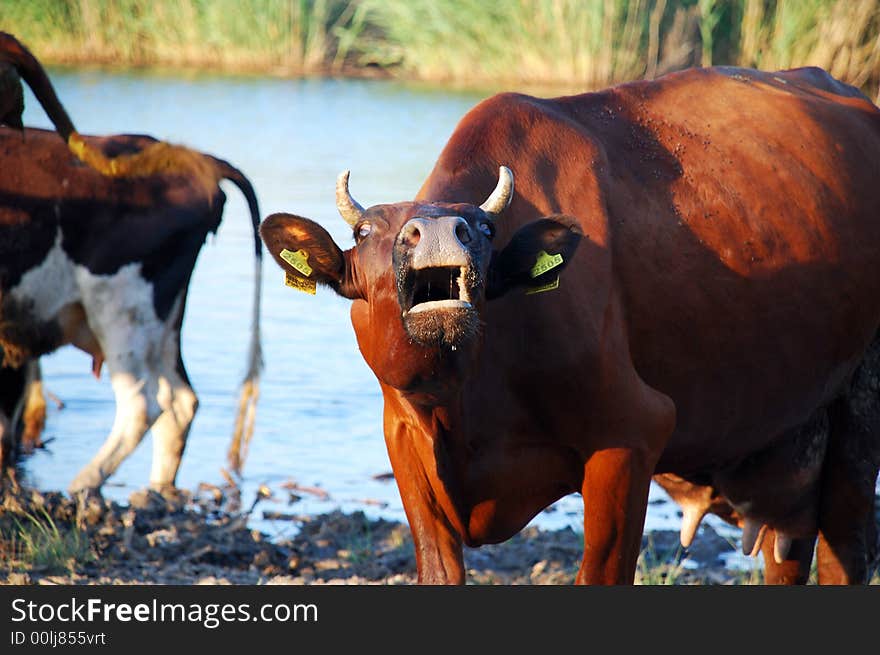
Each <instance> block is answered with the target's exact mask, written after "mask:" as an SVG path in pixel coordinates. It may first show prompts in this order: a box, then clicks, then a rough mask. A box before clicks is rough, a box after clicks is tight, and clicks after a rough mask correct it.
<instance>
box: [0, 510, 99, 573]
mask: <svg viewBox="0 0 880 655" xmlns="http://www.w3.org/2000/svg"><path fill="white" fill-rule="evenodd" d="M23 518H24V521H23V522H22V521H19V520H17V519H15V525H16V530H15V531H14V532H13V533H12V534H11V535H10V536H9V537H8V544H9V545H8V549H9V551H10V552H8V553H6V557H7V558H8V560H9V562H10V563H11V562H19V563H22V564H24V565H25V566H26V567H31V568H35V569H38V570H45V571H48V572H49V573H62V572H72V571H74V570H75V569H76V568H77V567H78V566H79V565H81V564H83V563H85V562H90V561H92V560H94V558H95V556H94V553H93V552H92V549H91V544H90V542H89V538H88V536H87V535H86V533H85V532H84V531H81V530H79V529H78V528H76V527H74V526H59V525H58V524H56V523H55V521H53V520H52V517H51V516H50V515H49V513H48V512H46V510H37V511H36V512H35V513H24V514H23Z"/></svg>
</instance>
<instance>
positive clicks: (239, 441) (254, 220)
mask: <svg viewBox="0 0 880 655" xmlns="http://www.w3.org/2000/svg"><path fill="white" fill-rule="evenodd" d="M213 159H214V161H215V162H216V164H217V166H218V169H219V172H220V174H221V176H222V177H223V178H225V179H227V180H229V181H230V182H232V183H233V184H234V185H235V186H237V187H238V188H239V190H240V191H241V192H242V194H243V195H244V197H245V199H246V200H247V204H248V208H249V209H250V214H251V225H252V226H253V231H254V261H255V267H254V297H253V306H252V314H251V342H250V348H249V351H248V364H247V373H246V374H245V376H244V380H242V383H241V394H240V396H239V402H238V413H237V415H236V418H235V428H234V430H233V433H232V442H231V443H230V446H229V451H228V452H227V461H228V462H229V466H230V467H231V468H232V470H233V471H234V472H236V473H240V472H241V468H242V466H243V465H244V460H245V459H246V458H247V451H248V447H249V445H250V440H251V437H252V436H253V432H254V421H255V419H256V412H257V399H258V398H259V395H260V372H261V371H262V368H263V352H262V346H261V345H260V295H261V287H262V263H263V246H262V240H261V239H260V207H259V205H258V204H257V196H256V194H255V193H254V188H253V186H252V185H251V183H250V180H248V179H247V177H245V175H244V174H243V173H242V172H241V171H239V170H238V169H237V168H235V167H234V166H232V165H230V164H229V163H228V162H225V161H223V160H222V159H217V158H216V157H214V158H213Z"/></svg>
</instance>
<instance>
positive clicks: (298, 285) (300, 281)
mask: <svg viewBox="0 0 880 655" xmlns="http://www.w3.org/2000/svg"><path fill="white" fill-rule="evenodd" d="M284 284H286V285H287V286H289V287H293V288H294V289H296V290H297V291H302V292H303V293H309V294H311V295H313V296H314V295H315V288H316V287H317V286H318V285H317V284H316V283H315V281H314V280H307V279H306V278H304V277H300V276H299V275H294V274H293V273H291V272H290V271H284Z"/></svg>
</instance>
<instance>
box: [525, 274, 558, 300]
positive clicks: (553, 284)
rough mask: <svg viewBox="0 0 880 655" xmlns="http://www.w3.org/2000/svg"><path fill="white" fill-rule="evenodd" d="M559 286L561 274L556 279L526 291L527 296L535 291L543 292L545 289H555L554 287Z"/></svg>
mask: <svg viewBox="0 0 880 655" xmlns="http://www.w3.org/2000/svg"><path fill="white" fill-rule="evenodd" d="M558 288H559V276H558V275H557V276H556V279H555V280H553V281H552V282H548V283H547V284H542V285H541V286H539V287H534V288H532V289H529V290H528V291H526V295H527V296H531V295H532V294H533V293H543V292H544V291H553V289H558Z"/></svg>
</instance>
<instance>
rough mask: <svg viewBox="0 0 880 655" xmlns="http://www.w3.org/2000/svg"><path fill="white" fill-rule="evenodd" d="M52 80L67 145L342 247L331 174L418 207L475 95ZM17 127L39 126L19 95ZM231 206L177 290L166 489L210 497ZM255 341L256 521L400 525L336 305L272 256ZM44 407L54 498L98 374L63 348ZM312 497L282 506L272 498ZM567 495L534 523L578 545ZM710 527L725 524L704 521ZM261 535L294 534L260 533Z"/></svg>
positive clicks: (226, 402)
mask: <svg viewBox="0 0 880 655" xmlns="http://www.w3.org/2000/svg"><path fill="white" fill-rule="evenodd" d="M50 76H51V78H52V80H53V82H54V84H55V86H56V89H57V91H58V94H59V96H60V98H61V99H62V102H63V103H64V104H65V106H66V107H67V110H68V111H69V113H70V115H71V117H72V119H73V121H74V123H75V124H76V126H77V128H78V130H79V131H80V132H82V133H86V134H98V135H101V134H113V133H124V132H133V133H145V134H150V135H152V136H155V137H157V138H159V139H164V140H167V141H171V142H175V143H180V144H183V145H187V146H190V147H193V148H196V149H199V150H202V151H204V152H208V153H211V154H214V155H217V156H219V157H222V158H224V159H226V160H228V161H229V162H230V163H232V164H233V165H235V166H237V167H238V168H239V169H241V170H242V171H243V172H244V173H245V174H246V175H247V176H248V177H249V178H250V180H251V182H252V183H253V185H254V187H255V189H256V192H257V196H258V198H259V201H260V209H261V214H262V216H263V217H265V216H267V215H269V214H270V213H273V212H277V211H288V212H291V213H296V214H300V215H303V216H308V217H310V218H312V219H315V220H317V221H318V222H320V223H321V224H322V225H324V226H325V227H326V228H327V229H328V230H329V231H330V233H331V234H332V235H333V237H334V238H335V239H336V240H337V243H339V244H340V245H342V244H348V243H350V242H351V232H350V229H349V228H348V226H347V225H346V224H345V223H344V222H343V220H342V219H341V218H340V217H339V215H338V214H337V212H336V207H335V200H334V185H335V180H336V176H337V174H338V173H339V172H340V171H342V170H344V169H346V168H348V169H351V171H352V175H351V190H352V193H353V195H354V196H355V197H356V198H357V199H358V200H359V202H360V203H361V204H363V205H364V206H369V205H372V204H376V203H380V202H393V201H400V200H407V199H410V198H412V197H413V195H414V194H415V192H416V191H417V190H418V188H419V186H420V185H421V182H422V180H423V179H424V178H425V177H426V176H427V174H428V173H429V171H430V169H431V167H432V165H433V162H434V160H435V158H436V157H437V155H438V154H439V152H440V150H441V149H442V147H443V145H444V143H445V142H446V140H447V139H448V137H449V135H450V134H451V132H452V130H453V128H454V127H455V125H456V123H457V122H458V120H459V119H460V118H461V116H462V115H463V114H464V113H465V112H466V111H467V110H468V109H469V108H471V107H472V106H473V105H474V104H476V103H477V102H478V101H479V100H480V99H482V97H484V95H481V94H479V93H458V92H451V91H448V90H441V89H436V88H435V89H429V88H422V87H418V86H409V85H405V84H401V83H395V82H389V81H357V80H285V79H272V78H255V77H223V76H197V77H175V76H168V75H157V74H145V73H140V72H139V73H131V74H124V73H107V72H99V71H69V70H52V71H50ZM24 118H25V124H26V125H30V126H36V127H50V123H49V121H48V119H47V118H46V116H45V114H44V113H43V111H42V109H41V108H40V107H39V105H38V104H37V102H36V100H35V99H34V98H33V96H32V95H28V96H27V97H26V112H25V117H24ZM223 188H224V190H225V191H226V193H227V197H228V200H227V204H226V210H225V213H224V218H223V222H222V224H221V227H220V230H219V231H218V233H217V235H216V237H212V238H211V239H209V241H208V243H207V244H206V245H205V247H204V248H203V249H202V251H201V255H200V257H199V260H198V262H197V265H196V269H195V273H194V276H193V279H192V283H191V286H190V293H189V298H188V304H187V310H186V316H185V320H184V324H183V335H182V353H183V360H184V363H185V365H186V367H187V370H188V372H189V375H190V378H191V381H192V384H193V387H194V389H195V391H196V393H197V394H198V396H199V399H200V402H201V404H200V408H199V412H198V414H197V415H196V418H195V421H194V423H193V426H192V430H191V432H190V437H189V441H188V444H187V448H186V452H185V453H184V457H183V464H182V466H181V468H180V473H179V476H178V481H177V482H178V486H180V487H183V488H186V489H192V490H194V489H196V488H197V487H198V485H199V483H201V482H207V483H210V484H215V485H221V486H222V485H223V483H224V478H223V475H222V473H221V469H222V468H224V467H225V466H226V452H227V448H228V446H229V440H230V436H231V432H232V427H233V422H234V414H235V410H236V405H237V399H238V390H239V389H238V386H239V383H240V381H241V378H242V376H243V374H244V372H245V357H246V347H247V342H248V338H247V337H248V329H249V317H250V303H251V288H252V286H251V285H252V271H253V259H252V257H253V255H252V245H251V244H252V236H251V227H250V219H249V217H248V212H247V206H246V204H245V202H244V200H243V198H242V196H241V194H240V193H239V192H238V190H237V189H236V188H235V187H234V186H232V185H231V184H230V183H228V182H224V183H223ZM263 274H264V284H263V314H262V335H263V349H264V353H265V363H266V365H265V369H264V372H263V377H262V384H261V397H260V400H259V406H258V413H257V420H256V428H255V432H254V437H253V441H252V443H251V446H250V451H249V454H248V457H247V461H246V462H245V466H244V469H243V471H242V480H241V489H242V501H243V504H244V505H245V506H247V505H249V503H250V502H251V501H252V500H253V499H254V498H255V497H256V492H257V489H258V488H259V486H260V485H263V484H265V485H267V486H268V487H269V488H270V489H271V490H272V491H273V494H274V496H275V499H274V500H270V501H265V502H264V503H263V504H262V508H263V509H267V510H274V511H277V512H288V513H295V514H315V513H322V512H326V511H330V510H334V509H342V510H344V511H354V510H363V511H364V512H365V513H366V514H367V515H368V516H373V517H376V516H382V517H385V518H389V519H396V520H400V521H405V520H406V519H405V516H404V513H403V509H402V505H401V503H400V498H399V496H398V493H397V487H396V485H395V484H394V482H393V480H392V481H381V480H377V479H374V476H377V475H379V474H383V473H388V472H390V470H391V467H390V464H389V461H388V456H387V454H386V451H385V444H384V440H383V437H382V431H381V430H382V428H381V425H382V423H381V415H382V399H381V394H380V391H379V386H378V383H377V382H376V380H375V378H374V376H373V374H372V372H371V371H370V370H369V369H368V368H367V366H366V364H365V363H364V361H363V359H362V357H361V355H360V352H359V351H358V348H357V345H356V342H355V338H354V332H353V330H352V327H351V323H350V321H349V317H348V309H349V301H347V300H343V299H340V298H338V297H337V296H336V295H335V294H334V293H332V292H330V291H328V290H321V289H319V290H318V293H317V295H316V296H309V295H305V294H302V293H299V292H296V291H294V290H292V289H290V288H288V287H285V286H284V284H283V282H282V273H281V270H280V269H279V268H278V267H277V265H276V264H275V263H274V262H273V261H272V260H271V259H270V258H269V257H268V256H267V257H266V258H265V260H264V265H263ZM42 362H43V372H44V378H45V384H46V388H47V390H48V391H50V392H52V393H53V394H55V395H56V396H58V397H59V398H60V399H61V400H62V401H63V402H64V408H63V409H60V410H59V409H58V408H56V407H55V406H54V405H53V404H52V403H51V402H50V404H49V416H48V420H47V425H46V431H45V434H44V439H51V440H52V441H51V443H50V444H49V446H48V448H47V449H45V450H41V451H38V452H37V453H35V454H34V455H33V456H32V457H30V458H29V459H28V460H27V462H26V463H25V465H24V470H25V472H26V475H27V477H28V480H29V481H30V482H31V483H33V484H35V485H36V486H38V487H40V488H44V489H66V488H67V485H68V483H69V482H70V481H71V480H72V478H73V476H74V475H75V474H76V472H77V471H79V469H80V468H81V467H82V466H83V465H84V464H86V463H87V462H88V461H89V460H90V459H91V457H92V456H93V455H94V453H95V452H96V451H97V449H98V447H99V446H100V445H101V443H102V442H103V440H104V438H105V436H106V434H107V432H108V431H109V429H110V426H111V424H112V422H113V415H114V402H113V394H112V392H111V388H110V383H109V379H108V376H107V373H106V371H105V372H104V373H103V375H102V377H101V379H100V380H95V379H94V378H93V377H92V376H91V375H90V367H91V359H90V358H89V357H88V356H86V355H84V354H83V353H81V352H79V351H78V350H76V349H74V348H73V347H66V348H63V349H61V350H59V351H57V352H56V353H53V354H51V355H49V356H47V357H45V358H43V360H42ZM149 441H150V436H149V434H148V435H147V436H146V437H145V439H144V441H143V442H142V443H141V445H140V447H139V448H138V449H137V450H136V451H135V452H134V453H133V454H132V455H131V456H130V457H129V458H128V459H127V460H126V461H125V462H124V463H123V464H122V466H121V467H120V468H119V469H118V471H117V472H116V474H115V475H114V476H113V477H112V478H110V480H109V481H108V483H107V484H106V485H105V487H104V494H105V496H107V497H109V498H112V499H114V500H118V501H120V502H126V501H127V499H128V497H129V495H130V494H131V492H132V491H135V490H138V489H142V488H143V487H144V486H146V484H147V482H148V476H149V469H150V457H151V444H150V443H149ZM291 480H292V481H295V482H296V483H298V484H300V485H305V486H316V487H320V488H321V489H323V490H324V491H325V492H326V493H327V494H328V497H327V498H325V499H321V498H319V497H318V496H315V495H310V494H303V499H302V500H301V501H299V502H296V503H295V504H293V505H288V493H287V491H285V489H284V487H283V486H282V485H284V483H286V482H288V481H291ZM651 498H652V500H653V501H654V502H653V503H652V504H651V505H650V506H649V509H648V518H647V527H648V528H652V529H660V528H670V529H675V530H677V529H678V528H679V520H678V518H677V514H676V510H677V508H676V507H675V506H674V505H672V504H671V503H670V502H668V498H667V497H666V495H665V494H664V493H663V492H662V490H660V489H659V487H656V486H653V487H652V490H651ZM581 516H582V505H581V498H580V496H579V495H578V494H573V495H572V496H569V497H566V498H564V499H562V500H560V501H559V502H558V503H556V504H555V505H554V506H553V508H551V511H546V512H543V513H541V514H540V515H539V516H538V517H536V518H535V519H534V522H533V523H534V524H535V525H537V526H539V527H542V528H546V529H554V528H559V527H564V526H572V527H573V528H574V529H576V530H578V531H580V530H581V529H582V527H581V525H582V524H581ZM709 520H710V522H712V523H713V524H716V525H717V524H719V523H720V522H715V521H712V519H711V518H710V519H709ZM252 525H253V526H254V527H256V528H259V529H261V530H263V531H265V532H268V533H269V534H271V535H276V536H286V535H289V534H290V533H292V532H293V531H295V530H296V529H297V524H296V523H295V522H293V523H292V522H290V521H273V520H265V519H263V518H262V512H261V511H260V509H259V508H258V509H257V511H256V512H255V514H254V517H253V519H252Z"/></svg>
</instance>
